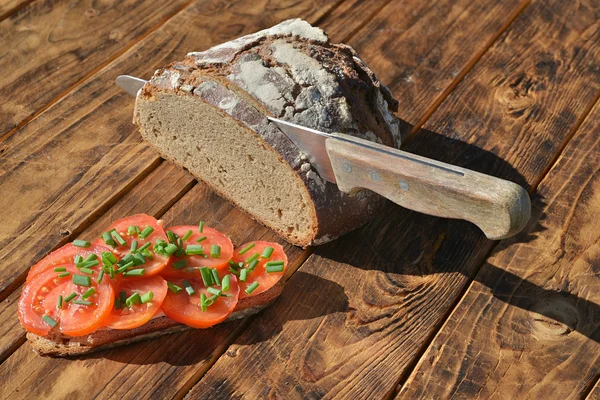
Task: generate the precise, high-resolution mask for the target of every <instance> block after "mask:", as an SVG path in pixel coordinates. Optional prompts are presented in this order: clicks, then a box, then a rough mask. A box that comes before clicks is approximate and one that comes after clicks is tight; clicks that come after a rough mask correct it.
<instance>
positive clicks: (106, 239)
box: [102, 232, 115, 246]
mask: <svg viewBox="0 0 600 400" xmlns="http://www.w3.org/2000/svg"><path fill="white" fill-rule="evenodd" d="M102 240H104V243H106V244H107V245H109V246H114V245H115V240H114V239H113V238H112V237H111V236H110V233H108V232H103V233H102Z"/></svg>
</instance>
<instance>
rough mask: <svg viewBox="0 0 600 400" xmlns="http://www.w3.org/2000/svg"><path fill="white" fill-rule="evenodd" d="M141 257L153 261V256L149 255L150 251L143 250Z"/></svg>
mask: <svg viewBox="0 0 600 400" xmlns="http://www.w3.org/2000/svg"><path fill="white" fill-rule="evenodd" d="M142 255H143V256H144V257H146V258H147V259H148V260H154V256H153V255H152V253H150V250H148V249H144V250H142Z"/></svg>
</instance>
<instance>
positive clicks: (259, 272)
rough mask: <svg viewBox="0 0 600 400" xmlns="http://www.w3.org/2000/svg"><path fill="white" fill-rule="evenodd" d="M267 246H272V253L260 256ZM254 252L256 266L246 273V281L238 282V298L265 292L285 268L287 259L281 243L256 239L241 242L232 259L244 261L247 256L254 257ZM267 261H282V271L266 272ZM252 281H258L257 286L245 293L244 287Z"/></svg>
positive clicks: (281, 276) (273, 284) (246, 265)
mask: <svg viewBox="0 0 600 400" xmlns="http://www.w3.org/2000/svg"><path fill="white" fill-rule="evenodd" d="M252 245H254V246H253V247H252V248H251V249H249V250H247V251H245V252H244V254H240V251H242V250H244V249H245V248H246V247H249V246H252ZM267 246H270V247H272V248H273V253H272V254H271V256H270V257H269V258H263V257H260V255H261V254H262V253H263V251H264V250H265V248H266V247H267ZM255 254H258V255H259V257H258V258H257V260H259V261H258V264H257V265H256V267H254V269H253V270H252V271H251V272H249V273H248V276H247V278H246V281H245V282H240V283H239V285H240V299H244V298H246V297H249V296H256V295H257V294H260V293H262V292H266V291H267V290H269V289H271V288H272V287H273V286H275V284H276V283H277V282H279V280H280V279H281V278H283V274H284V272H285V268H287V263H288V259H287V256H286V255H285V252H284V251H283V247H281V245H279V244H278V243H274V242H263V241H256V242H249V243H246V244H243V245H241V246H240V247H238V248H237V249H236V251H235V253H234V254H233V259H232V261H233V262H235V263H239V262H244V263H246V260H248V259H249V258H252V257H256V256H255ZM269 261H283V268H284V269H283V271H282V272H270V273H267V270H266V267H265V264H266V263H267V262H269ZM244 266H245V267H248V264H245V265H244ZM254 282H258V287H257V288H256V289H254V291H252V293H251V294H250V295H249V294H247V293H246V289H247V288H248V287H249V286H251V285H252V284H253V283H254Z"/></svg>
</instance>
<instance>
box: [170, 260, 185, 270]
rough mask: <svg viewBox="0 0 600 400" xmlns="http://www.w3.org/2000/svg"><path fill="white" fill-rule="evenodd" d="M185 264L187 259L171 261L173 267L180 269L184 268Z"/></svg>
mask: <svg viewBox="0 0 600 400" xmlns="http://www.w3.org/2000/svg"><path fill="white" fill-rule="evenodd" d="M186 266H187V261H185V260H179V261H175V262H174V263H173V268H175V269H182V268H185V267H186Z"/></svg>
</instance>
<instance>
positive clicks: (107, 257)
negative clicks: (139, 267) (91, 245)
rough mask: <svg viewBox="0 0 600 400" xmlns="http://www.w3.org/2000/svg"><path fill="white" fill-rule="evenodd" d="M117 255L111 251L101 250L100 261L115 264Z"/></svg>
mask: <svg viewBox="0 0 600 400" xmlns="http://www.w3.org/2000/svg"><path fill="white" fill-rule="evenodd" d="M117 261H118V260H117V257H115V255H114V254H113V253H111V252H110V251H104V252H102V262H103V263H105V264H116V263H117Z"/></svg>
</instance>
